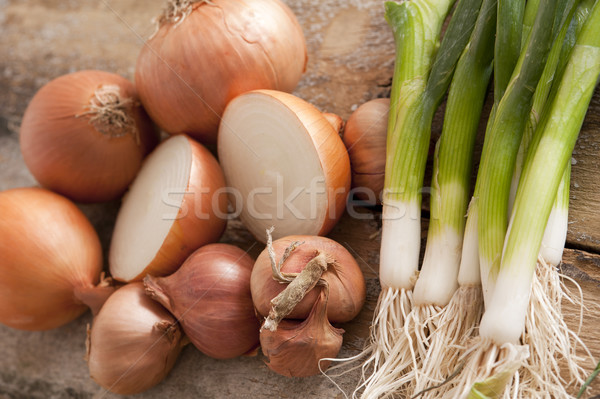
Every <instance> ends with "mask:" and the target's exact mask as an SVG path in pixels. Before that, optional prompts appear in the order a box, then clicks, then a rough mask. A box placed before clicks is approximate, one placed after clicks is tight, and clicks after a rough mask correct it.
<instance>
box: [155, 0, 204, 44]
mask: <svg viewBox="0 0 600 399" xmlns="http://www.w3.org/2000/svg"><path fill="white" fill-rule="evenodd" d="M195 4H199V5H202V4H210V5H214V4H213V2H212V1H210V0H169V1H168V2H167V6H166V7H165V8H164V9H163V12H162V14H161V15H160V16H159V17H158V18H157V19H156V22H157V26H156V30H157V31H158V29H160V27H162V26H163V25H166V24H169V25H173V26H178V25H179V24H181V23H182V22H183V21H184V20H185V19H186V18H187V16H188V15H190V14H191V13H192V10H193V6H194V5H195ZM155 34H156V32H155ZM153 36H154V35H153Z"/></svg>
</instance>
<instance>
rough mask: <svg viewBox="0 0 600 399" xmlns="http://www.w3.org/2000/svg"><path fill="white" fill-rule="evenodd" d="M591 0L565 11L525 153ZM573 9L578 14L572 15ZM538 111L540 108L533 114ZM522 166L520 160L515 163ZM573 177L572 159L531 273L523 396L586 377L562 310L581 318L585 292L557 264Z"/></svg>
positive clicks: (562, 390)
mask: <svg viewBox="0 0 600 399" xmlns="http://www.w3.org/2000/svg"><path fill="white" fill-rule="evenodd" d="M593 3H594V1H593V0H586V1H583V2H582V3H581V4H580V5H579V6H578V7H572V8H571V12H570V13H568V15H567V20H569V19H570V20H571V23H570V24H565V25H564V26H563V29H562V31H561V33H560V34H559V36H558V40H557V42H555V44H554V47H553V49H552V50H551V54H550V57H549V60H548V63H547V64H546V69H549V68H554V70H553V71H552V74H553V75H554V76H549V75H550V74H549V73H547V71H546V70H545V71H544V74H543V77H542V79H541V80H540V83H539V84H538V87H537V89H536V93H535V99H534V106H533V110H534V111H532V114H531V117H530V123H529V124H528V127H527V129H526V130H525V132H524V135H523V140H522V142H521V149H520V150H519V152H520V154H521V153H524V152H526V149H527V147H528V145H529V143H530V142H531V140H532V139H533V130H535V126H536V125H537V121H538V119H540V118H545V117H546V116H545V114H546V113H547V112H548V111H549V109H550V106H549V105H551V104H552V101H553V100H554V98H553V97H555V95H556V93H557V92H558V90H557V89H558V87H559V84H560V82H561V80H562V75H563V72H564V67H565V66H566V62H567V61H568V59H569V56H570V54H571V51H572V49H573V47H574V45H575V39H576V38H577V36H578V34H579V32H580V31H581V27H582V26H583V23H584V22H585V20H586V18H587V15H588V14H589V12H590V10H591V8H592V6H593ZM573 14H575V15H574V17H573ZM565 39H566V40H565ZM557 54H560V56H557ZM557 66H558V67H557ZM553 83H555V84H553ZM550 87H552V90H550ZM542 96H543V97H542ZM540 99H542V100H540ZM535 110H538V112H537V113H535ZM536 114H537V115H536ZM541 133H542V129H538V130H537V132H536V134H537V135H540V134H541ZM537 139H539V138H536V140H537ZM523 147H525V148H523ZM519 158H521V161H522V162H523V163H524V159H522V158H524V156H520V157H519ZM519 166H520V165H519V160H518V161H517V168H519ZM521 168H522V165H521ZM515 174H516V173H515ZM570 176H571V163H570V162H568V163H567V166H566V168H565V171H564V173H563V176H562V178H561V182H560V185H559V187H558V192H557V195H556V198H555V200H554V204H553V206H552V210H551V212H550V216H549V218H548V222H547V224H546V228H545V230H544V235H543V239H542V243H541V246H540V252H539V255H538V263H537V266H536V268H535V274H534V276H533V281H532V288H531V294H530V300H529V307H528V310H527V314H526V318H525V330H524V333H523V335H522V337H521V341H522V343H523V344H525V345H528V346H529V351H530V357H529V359H528V360H527V364H526V365H525V366H524V367H522V368H521V370H520V372H521V375H520V387H521V395H525V396H527V395H529V396H531V395H535V393H536V392H552V395H553V396H555V397H568V396H569V394H568V390H569V389H572V388H573V387H574V386H578V385H580V384H581V383H582V382H583V380H584V378H585V370H584V368H583V364H585V361H587V360H588V359H589V358H591V357H592V356H591V354H590V353H589V351H588V350H587V347H586V345H585V344H584V343H583V342H582V341H581V339H580V338H579V337H578V334H577V332H576V331H574V330H573V329H571V328H570V327H569V326H568V325H567V323H566V322H565V320H564V316H563V311H562V304H563V303H565V302H569V303H572V304H575V305H579V308H580V317H579V320H580V322H581V320H582V318H583V297H582V295H581V290H580V288H579V286H578V284H577V283H576V282H575V281H573V280H572V279H569V278H567V277H565V278H564V279H563V277H562V276H561V275H560V273H559V271H558V268H557V266H558V265H559V263H560V261H561V258H562V253H563V249H564V245H565V240H566V235H567V227H568V207H569V183H570ZM514 180H516V179H513V183H514ZM511 194H512V193H511ZM515 194H516V189H515ZM513 199H514V198H513ZM564 280H569V281H571V282H572V283H573V284H574V286H575V287H576V289H577V290H578V292H579V295H574V294H572V291H571V290H570V289H569V288H567V287H566V285H565V284H564ZM556 359H562V361H561V362H560V363H559V362H557V361H556ZM539 365H545V367H539Z"/></svg>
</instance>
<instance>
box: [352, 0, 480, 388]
mask: <svg viewBox="0 0 600 399" xmlns="http://www.w3.org/2000/svg"><path fill="white" fill-rule="evenodd" d="M481 1H482V0H461V1H460V2H459V4H458V5H457V7H456V11H455V13H454V16H453V18H452V20H451V21H450V23H449V26H448V28H447V30H446V34H445V35H444V39H443V40H442V41H441V43H439V36H440V32H441V28H442V24H443V22H444V20H445V18H446V15H447V14H448V12H449V10H450V8H451V6H452V4H453V0H413V1H404V2H401V3H395V2H386V4H385V5H386V19H387V21H388V23H389V24H390V26H391V27H392V30H393V33H394V39H395V42H396V64H395V69H394V77H393V81H392V92H391V95H390V113H389V120H388V138H387V155H386V173H385V187H384V192H383V214H382V220H383V226H382V238H381V252H380V268H379V273H380V276H379V277H380V283H381V286H382V291H381V294H380V296H379V301H378V306H377V309H376V311H375V316H374V320H373V323H372V328H371V337H370V342H369V345H368V346H367V348H366V349H365V353H368V354H369V358H368V359H367V360H366V361H365V362H364V364H363V367H362V368H363V377H362V381H361V383H360V384H359V386H358V388H357V391H358V390H360V389H362V388H364V391H363V397H366V398H369V397H379V396H382V395H386V394H389V392H394V391H397V390H398V389H401V388H402V387H403V386H404V385H405V384H406V383H408V382H410V380H411V377H410V376H409V375H406V376H404V374H405V372H406V370H407V368H409V366H410V365H411V364H412V363H413V361H415V362H416V356H413V355H412V353H411V351H412V347H407V346H403V345H399V344H398V342H399V341H400V340H403V337H404V335H405V334H404V330H403V328H404V323H405V320H406V317H407V315H408V314H409V313H410V311H411V309H412V291H413V287H414V284H415V282H416V279H417V276H418V266H419V250H420V241H421V239H420V238H421V197H422V190H423V178H424V174H425V164H426V160H427V153H428V148H429V139H430V135H431V123H432V119H433V115H434V113H435V111H436V109H437V107H438V106H439V104H440V102H441V101H442V98H443V96H444V95H445V93H446V91H447V88H448V86H449V84H450V81H451V79H452V74H453V71H454V68H455V66H456V63H457V61H458V58H459V57H460V55H461V53H462V51H463V49H464V47H465V45H466V43H467V42H468V40H469V37H470V32H471V30H472V29H473V25H474V24H473V21H474V20H475V17H476V15H477V12H478V10H479V7H480V5H481ZM465 18H472V21H471V23H470V24H468V23H467V24H465V23H462V22H461V19H462V20H463V22H464V19H465ZM438 47H439V48H438ZM407 353H408V354H409V356H406V354H407ZM367 371H371V372H370V373H368V372H367ZM367 374H369V375H368V376H367Z"/></svg>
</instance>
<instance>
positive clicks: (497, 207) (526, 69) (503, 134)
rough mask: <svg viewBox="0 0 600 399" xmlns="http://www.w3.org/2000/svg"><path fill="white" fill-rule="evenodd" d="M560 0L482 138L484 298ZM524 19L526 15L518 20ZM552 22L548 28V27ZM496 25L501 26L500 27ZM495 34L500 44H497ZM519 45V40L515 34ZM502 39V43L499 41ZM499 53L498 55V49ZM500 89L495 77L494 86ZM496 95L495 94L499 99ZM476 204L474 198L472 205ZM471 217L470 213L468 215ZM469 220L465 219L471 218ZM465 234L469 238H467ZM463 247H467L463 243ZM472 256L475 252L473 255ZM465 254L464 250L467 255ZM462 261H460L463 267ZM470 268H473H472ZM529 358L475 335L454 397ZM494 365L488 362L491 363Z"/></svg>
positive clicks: (532, 37) (545, 5)
mask: <svg viewBox="0 0 600 399" xmlns="http://www.w3.org/2000/svg"><path fill="white" fill-rule="evenodd" d="M559 1H560V0H541V1H540V5H539V8H538V11H537V14H536V18H535V22H534V24H533V27H532V30H531V33H530V34H529V37H528V39H527V42H526V45H525V48H524V49H523V50H522V51H521V54H520V57H519V58H518V60H517V64H516V67H515V68H514V71H513V73H512V78H511V79H510V81H509V83H508V85H507V86H506V89H505V90H504V91H503V93H504V94H503V95H502V96H501V97H500V100H499V101H498V102H497V103H495V107H494V109H493V111H492V116H491V117H490V119H489V120H488V128H487V131H486V137H485V142H484V149H483V154H482V159H481V164H480V168H479V172H478V177H477V183H476V188H475V193H474V200H475V202H476V206H477V208H478V209H477V211H478V212H476V213H478V215H477V235H478V241H479V245H478V250H479V264H480V265H479V266H480V271H481V283H482V286H483V290H484V300H485V304H486V307H487V299H488V298H489V295H490V294H487V295H486V291H488V292H489V291H491V290H492V289H493V287H494V278H495V276H496V275H497V269H498V268H499V263H500V262H499V261H500V257H501V253H502V247H503V243H504V236H505V235H506V228H507V225H508V220H507V219H508V198H509V192H510V183H511V178H512V173H513V168H514V164H515V160H516V159H515V158H516V154H517V151H518V148H519V144H520V141H521V136H522V133H523V130H524V128H525V124H526V121H527V119H528V116H529V112H530V110H531V105H532V99H533V92H534V90H532V89H531V88H532V87H533V88H535V87H536V86H537V82H538V80H539V78H540V77H541V74H542V71H543V68H544V65H545V61H546V58H547V56H548V53H549V51H550V47H551V43H552V39H553V31H554V29H553V25H554V21H555V16H556V12H557V6H558V4H557V3H558V2H559ZM500 3H501V2H499V7H498V9H499V14H498V24H501V23H503V22H504V23H505V22H506V21H503V20H502V18H501V13H500V10H501V6H500ZM520 23H522V20H521V21H520ZM549 27H550V28H549ZM499 28H500V27H498V28H497V29H499ZM499 37H500V36H499V35H497V38H496V48H497V47H498V46H499V41H498V38H499ZM511 40H513V41H516V42H517V45H518V46H519V47H520V44H521V39H520V37H518V38H513V39H511ZM501 44H502V43H500V45H501ZM495 57H496V58H497V57H498V50H496V54H495ZM496 58H495V66H498V67H500V68H507V67H509V65H508V66H507V65H504V62H499V61H498V60H497V59H496ZM496 90H502V86H499V83H498V80H495V91H496ZM497 98H499V97H498V96H495V100H496V101H497ZM472 207H473V201H472V203H471V208H472ZM470 216H472V215H470ZM468 222H469V221H467V223H468ZM465 238H466V237H465ZM463 251H464V246H463ZM471 256H472V255H471ZM463 257H464V254H463ZM462 267H463V265H461V269H462ZM470 270H471V269H470ZM527 357H528V351H527V347H523V346H519V345H512V346H511V347H500V346H496V345H495V344H494V343H493V341H491V340H490V339H487V338H486V337H485V336H482V335H481V333H480V336H478V337H476V339H475V340H474V341H473V342H472V343H471V347H470V348H469V349H468V351H467V352H465V353H464V354H463V358H464V359H465V360H463V361H464V362H466V364H465V367H464V368H463V369H462V371H461V373H460V374H459V376H458V377H457V378H455V379H454V380H453V382H452V384H451V385H452V391H451V392H452V395H453V397H464V396H466V394H467V393H468V391H469V390H470V388H471V386H472V385H473V383H474V382H477V381H482V380H486V379H487V378H488V377H490V376H493V375H495V374H496V373H498V372H500V370H503V371H504V370H507V368H508V367H509V366H510V367H511V368H514V370H515V371H516V369H517V368H518V367H516V366H515V365H518V364H521V362H522V361H524V360H525V359H526V358H527ZM490 362H491V364H493V365H494V367H488V366H489V364H490Z"/></svg>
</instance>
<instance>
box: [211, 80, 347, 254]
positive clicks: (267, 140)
mask: <svg viewBox="0 0 600 399" xmlns="http://www.w3.org/2000/svg"><path fill="white" fill-rule="evenodd" d="M217 148H218V151H219V160H220V162H221V166H222V167H223V171H224V173H225V178H226V181H227V184H228V186H229V187H230V192H231V194H235V197H236V198H233V195H232V203H234V207H235V208H236V212H238V213H239V215H240V218H241V220H242V222H243V223H244V224H245V226H246V227H247V228H248V230H249V231H250V232H251V233H252V234H253V235H254V236H255V237H256V238H257V239H258V240H260V241H262V242H265V240H266V236H265V230H266V229H267V228H269V227H271V226H274V227H275V231H274V233H273V238H274V239H277V238H281V237H285V236H288V235H292V234H305V235H325V234H327V233H328V232H329V231H330V230H331V229H332V228H333V226H334V225H335V223H336V222H337V221H338V220H339V218H340V217H341V215H342V213H343V211H344V206H345V204H346V196H347V194H348V191H349V189H350V161H349V158H348V154H347V152H346V148H345V147H344V143H343V142H342V140H341V138H340V137H339V135H338V132H337V130H336V128H334V126H332V123H330V122H329V121H328V119H327V118H326V117H325V116H324V115H323V114H322V113H321V112H320V111H319V110H317V109H316V108H315V107H314V106H313V105H311V104H309V103H307V102H306V101H304V100H302V99H300V98H298V97H295V96H293V95H291V94H288V93H283V92H279V91H273V90H256V91H252V92H248V93H245V94H242V95H240V96H238V97H236V98H235V99H234V100H232V101H231V102H230V103H229V105H228V106H227V108H226V109H225V113H224V115H223V119H222V121H221V125H220V127H219V136H218V147H217Z"/></svg>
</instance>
